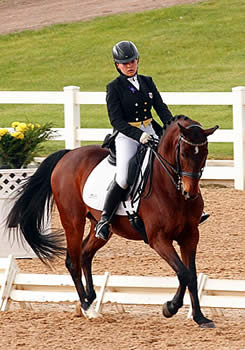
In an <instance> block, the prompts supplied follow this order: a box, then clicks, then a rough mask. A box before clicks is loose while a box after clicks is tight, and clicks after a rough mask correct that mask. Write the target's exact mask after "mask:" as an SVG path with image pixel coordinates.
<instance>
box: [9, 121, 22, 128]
mask: <svg viewBox="0 0 245 350" xmlns="http://www.w3.org/2000/svg"><path fill="white" fill-rule="evenodd" d="M19 124H20V122H13V123H12V124H11V126H12V128H14V129H15V128H16V127H17V126H18V125H19Z"/></svg>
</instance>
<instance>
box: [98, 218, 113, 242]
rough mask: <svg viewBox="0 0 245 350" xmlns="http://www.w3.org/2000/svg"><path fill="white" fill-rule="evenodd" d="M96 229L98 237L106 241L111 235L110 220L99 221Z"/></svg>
mask: <svg viewBox="0 0 245 350" xmlns="http://www.w3.org/2000/svg"><path fill="white" fill-rule="evenodd" d="M95 230H96V233H95V237H96V238H101V239H103V240H104V241H108V237H109V235H110V226H109V221H108V220H104V221H99V222H98V224H97V225H96V227H95Z"/></svg>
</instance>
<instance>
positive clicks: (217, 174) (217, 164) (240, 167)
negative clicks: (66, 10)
mask: <svg viewBox="0 0 245 350" xmlns="http://www.w3.org/2000/svg"><path fill="white" fill-rule="evenodd" d="M161 95H162V97H163V100H164V102H165V103H166V104H167V105H231V106H232V109H233V129H221V130H217V131H216V132H215V134H213V135H211V136H210V137H209V142H232V143H233V152H234V159H233V161H209V162H208V163H207V165H208V166H207V167H205V169H204V172H203V176H202V179H203V180H210V181H212V180H221V181H222V180H224V181H233V182H234V187H235V188H236V189H239V190H245V87H244V86H238V87H234V88H232V92H166V93H161ZM105 103H106V101H105V93H104V92H80V88H79V87H77V86H67V87H64V91H61V92H55V91H49V92H43V91H0V104H62V105H64V128H59V129H56V130H57V131H58V135H57V136H56V137H55V138H54V140H63V141H65V147H66V148H68V149H73V148H76V147H79V146H80V141H102V140H103V139H104V137H105V135H106V134H108V133H109V132H111V129H95V128H94V129H91V128H81V121H82V118H81V112H80V105H83V104H102V105H103V104H105ZM1 127H5V126H4V125H2V126H1Z"/></svg>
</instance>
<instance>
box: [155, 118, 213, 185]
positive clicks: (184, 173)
mask: <svg viewBox="0 0 245 350" xmlns="http://www.w3.org/2000/svg"><path fill="white" fill-rule="evenodd" d="M194 126H198V127H199V128H201V126H200V125H198V124H193V125H189V126H187V127H186V129H189V128H191V127H194ZM181 142H184V143H187V144H188V145H190V146H193V147H195V154H197V153H198V152H199V147H201V146H204V145H206V144H207V143H208V140H206V141H204V142H201V143H193V142H190V141H188V140H187V139H185V138H184V136H179V139H178V143H177V146H176V168H175V167H174V166H173V165H172V164H171V163H169V162H168V161H167V160H166V159H165V158H163V157H162V156H161V154H160V153H158V152H157V151H156V149H154V146H152V145H149V147H150V148H151V149H152V152H153V153H154V155H155V156H156V158H157V159H158V161H159V162H160V164H161V166H162V167H163V168H164V170H165V171H166V172H167V174H168V176H169V177H170V179H171V181H172V182H173V184H174V185H175V187H176V189H177V190H178V191H182V188H183V186H182V177H183V176H187V177H190V178H192V179H200V178H201V176H202V173H203V169H204V166H205V163H206V159H205V162H204V166H203V167H202V168H201V170H200V171H199V172H188V171H183V170H182V169H181V165H180V145H181ZM169 168H170V169H171V170H172V171H173V172H174V173H175V175H176V176H177V181H175V179H174V177H173V176H172V174H171V172H170V170H169Z"/></svg>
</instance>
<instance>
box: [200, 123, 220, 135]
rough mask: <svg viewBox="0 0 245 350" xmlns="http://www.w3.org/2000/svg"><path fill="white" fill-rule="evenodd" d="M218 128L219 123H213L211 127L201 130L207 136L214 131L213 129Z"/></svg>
mask: <svg viewBox="0 0 245 350" xmlns="http://www.w3.org/2000/svg"><path fill="white" fill-rule="evenodd" d="M218 128H219V125H215V126H214V127H213V128H210V129H206V130H203V131H204V134H205V136H209V135H212V134H213V133H214V132H215V130H217V129H218Z"/></svg>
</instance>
